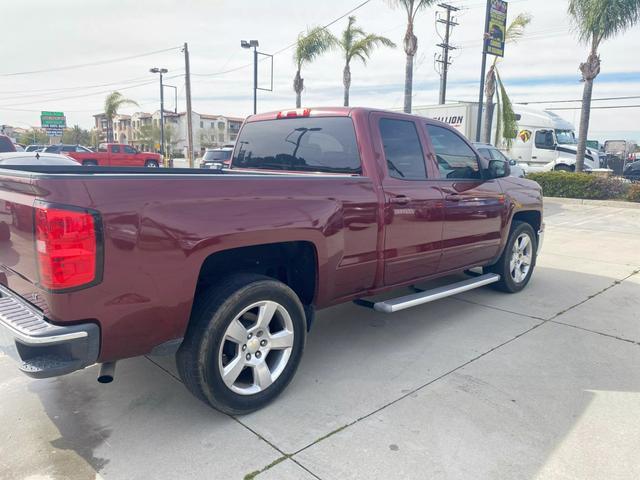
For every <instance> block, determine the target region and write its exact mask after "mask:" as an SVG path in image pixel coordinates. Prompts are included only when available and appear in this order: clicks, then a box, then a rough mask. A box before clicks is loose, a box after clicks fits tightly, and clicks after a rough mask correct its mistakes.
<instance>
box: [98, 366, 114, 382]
mask: <svg viewBox="0 0 640 480" xmlns="http://www.w3.org/2000/svg"><path fill="white" fill-rule="evenodd" d="M115 372H116V362H106V363H102V364H100V375H99V376H98V382H100V383H111V382H113V376H114V375H115Z"/></svg>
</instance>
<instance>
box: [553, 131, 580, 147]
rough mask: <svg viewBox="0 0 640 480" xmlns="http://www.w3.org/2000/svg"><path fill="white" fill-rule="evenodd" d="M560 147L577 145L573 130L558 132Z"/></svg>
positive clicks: (557, 137)
mask: <svg viewBox="0 0 640 480" xmlns="http://www.w3.org/2000/svg"><path fill="white" fill-rule="evenodd" d="M556 139H557V141H558V145H577V144H578V141H577V140H576V134H575V133H574V132H573V130H556Z"/></svg>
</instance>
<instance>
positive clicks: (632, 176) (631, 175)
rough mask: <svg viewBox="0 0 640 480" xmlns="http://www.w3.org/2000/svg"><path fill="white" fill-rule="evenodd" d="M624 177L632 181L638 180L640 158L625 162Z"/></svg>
mask: <svg viewBox="0 0 640 480" xmlns="http://www.w3.org/2000/svg"><path fill="white" fill-rule="evenodd" d="M624 178H626V179H627V180H631V181H634V182H638V181H640V160H637V161H635V162H632V163H628V164H627V166H626V167H625V169H624Z"/></svg>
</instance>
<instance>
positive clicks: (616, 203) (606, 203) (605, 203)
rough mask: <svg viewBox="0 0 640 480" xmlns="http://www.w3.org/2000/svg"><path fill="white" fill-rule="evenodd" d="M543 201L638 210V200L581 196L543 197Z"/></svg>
mask: <svg viewBox="0 0 640 480" xmlns="http://www.w3.org/2000/svg"><path fill="white" fill-rule="evenodd" d="M544 201H545V202H550V203H561V204H562V203H564V204H565V205H591V206H592V207H611V208H630V209H635V210H640V203H638V202H623V201H620V200H588V199H583V198H563V197H544Z"/></svg>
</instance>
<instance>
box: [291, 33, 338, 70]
mask: <svg viewBox="0 0 640 480" xmlns="http://www.w3.org/2000/svg"><path fill="white" fill-rule="evenodd" d="M337 43H338V41H337V39H336V37H334V36H333V35H332V34H331V32H329V31H328V30H327V29H325V28H323V27H315V28H311V29H307V31H306V32H300V34H299V35H298V40H297V41H296V49H295V51H294V53H293V60H294V62H295V63H296V65H297V67H298V70H299V69H300V68H301V67H302V65H304V64H305V63H310V62H313V61H314V60H315V59H316V58H318V57H319V56H320V55H322V54H323V53H325V52H326V51H327V50H331V49H332V48H334V47H335V46H336V45H337Z"/></svg>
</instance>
